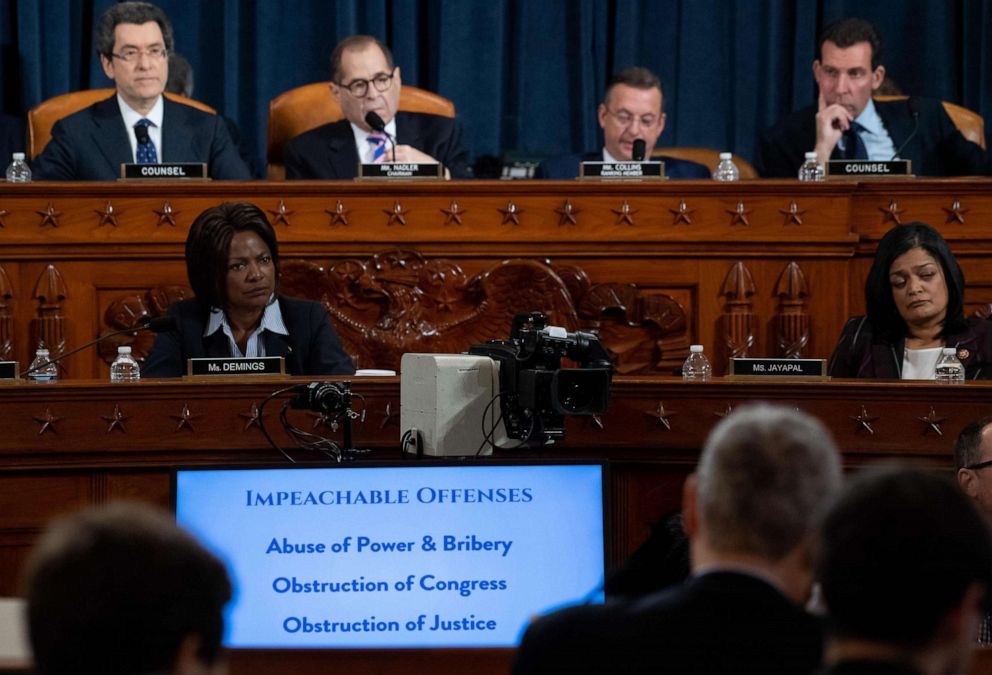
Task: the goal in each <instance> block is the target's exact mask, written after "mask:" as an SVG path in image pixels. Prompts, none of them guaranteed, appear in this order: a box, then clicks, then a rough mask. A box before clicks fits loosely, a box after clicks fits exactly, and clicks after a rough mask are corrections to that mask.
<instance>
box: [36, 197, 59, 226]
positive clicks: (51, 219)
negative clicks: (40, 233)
mask: <svg viewBox="0 0 992 675" xmlns="http://www.w3.org/2000/svg"><path fill="white" fill-rule="evenodd" d="M35 213H37V214H38V215H39V216H41V227H45V226H46V225H50V226H51V227H58V226H59V218H61V217H62V215H63V214H62V212H61V211H56V210H55V205H54V204H52V203H51V202H48V206H46V207H45V210H44V211H35Z"/></svg>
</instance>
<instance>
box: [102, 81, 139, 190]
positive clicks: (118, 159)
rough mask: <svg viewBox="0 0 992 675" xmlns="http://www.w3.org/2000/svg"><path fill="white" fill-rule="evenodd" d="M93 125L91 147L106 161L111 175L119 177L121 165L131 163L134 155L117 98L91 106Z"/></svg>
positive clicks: (113, 97) (112, 97)
mask: <svg viewBox="0 0 992 675" xmlns="http://www.w3.org/2000/svg"><path fill="white" fill-rule="evenodd" d="M93 125H94V127H93V145H95V146H96V148H97V149H98V151H99V152H100V154H101V155H103V157H104V159H106V160H107V164H109V165H110V170H111V174H112V175H114V176H120V173H121V164H125V163H129V162H133V161H134V155H133V154H132V152H131V141H130V140H129V138H128V130H127V128H125V126H124V118H123V117H121V109H120V106H118V105H117V96H111V97H110V98H108V99H106V100H104V101H100V102H99V103H97V104H96V105H95V106H93Z"/></svg>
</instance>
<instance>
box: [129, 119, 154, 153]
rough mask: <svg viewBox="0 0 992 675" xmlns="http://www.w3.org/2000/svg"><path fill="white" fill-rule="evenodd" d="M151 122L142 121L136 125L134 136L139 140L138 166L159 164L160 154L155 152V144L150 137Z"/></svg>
mask: <svg viewBox="0 0 992 675" xmlns="http://www.w3.org/2000/svg"><path fill="white" fill-rule="evenodd" d="M149 126H151V120H148V119H144V118H142V119H140V120H138V121H137V123H135V125H134V136H135V138H137V139H138V155H137V157H138V164H158V153H157V152H155V144H154V143H153V142H152V138H151V136H149V135H148V127H149Z"/></svg>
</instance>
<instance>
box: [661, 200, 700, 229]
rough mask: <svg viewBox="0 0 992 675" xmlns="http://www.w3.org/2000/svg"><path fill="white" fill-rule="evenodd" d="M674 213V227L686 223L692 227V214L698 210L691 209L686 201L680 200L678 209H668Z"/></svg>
mask: <svg viewBox="0 0 992 675" xmlns="http://www.w3.org/2000/svg"><path fill="white" fill-rule="evenodd" d="M668 210H669V211H671V212H672V215H673V216H675V218H674V219H673V220H672V225H678V224H679V223H685V224H686V225H692V214H693V213H694V212H695V210H696V209H690V208H689V205H688V204H686V203H685V200H684V199H682V200H679V208H678V209H668Z"/></svg>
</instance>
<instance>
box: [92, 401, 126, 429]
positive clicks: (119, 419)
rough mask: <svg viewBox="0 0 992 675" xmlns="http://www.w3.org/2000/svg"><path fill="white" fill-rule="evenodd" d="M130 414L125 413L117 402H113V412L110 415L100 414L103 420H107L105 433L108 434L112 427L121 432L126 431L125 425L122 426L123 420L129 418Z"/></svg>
mask: <svg viewBox="0 0 992 675" xmlns="http://www.w3.org/2000/svg"><path fill="white" fill-rule="evenodd" d="M130 417H131V416H130V415H125V414H124V411H123V410H121V407H120V406H119V405H118V404H116V403H115V404H114V412H113V413H111V414H110V415H100V418H101V419H102V420H103V421H104V422H109V423H110V424H109V426H108V427H107V433H108V434H109V433H110V432H111V431H113V430H114V429H120V431H121V433H125V434H126V433H127V427H125V426H124V421H125V420H127V419H130Z"/></svg>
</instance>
